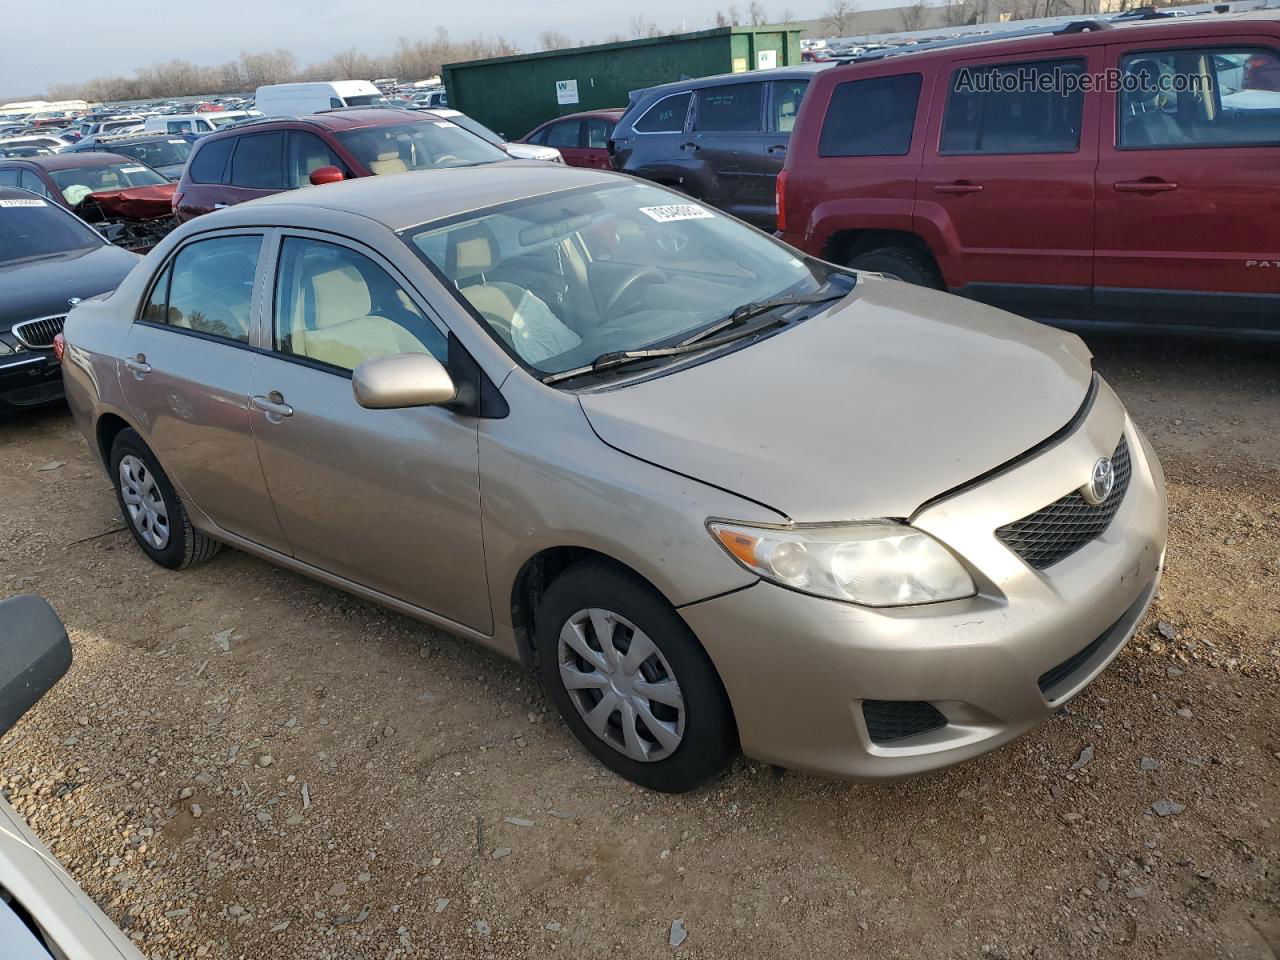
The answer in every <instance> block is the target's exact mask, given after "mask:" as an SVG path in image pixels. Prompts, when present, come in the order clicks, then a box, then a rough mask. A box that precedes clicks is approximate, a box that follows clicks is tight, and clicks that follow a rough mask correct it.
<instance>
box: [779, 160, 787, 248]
mask: <svg viewBox="0 0 1280 960" xmlns="http://www.w3.org/2000/svg"><path fill="white" fill-rule="evenodd" d="M777 199H778V232H779V233H786V232H787V171H785V170H782V171H780V172H779V173H778V186H777Z"/></svg>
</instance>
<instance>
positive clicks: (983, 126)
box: [938, 60, 1084, 154]
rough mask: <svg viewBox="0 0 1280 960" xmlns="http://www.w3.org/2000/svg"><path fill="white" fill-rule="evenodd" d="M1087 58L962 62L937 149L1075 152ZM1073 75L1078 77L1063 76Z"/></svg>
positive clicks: (956, 74) (1082, 110)
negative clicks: (988, 63) (987, 64)
mask: <svg viewBox="0 0 1280 960" xmlns="http://www.w3.org/2000/svg"><path fill="white" fill-rule="evenodd" d="M1083 72H1084V61H1083V60H1042V61H1040V62H1038V63H1008V64H1004V63H1002V64H1000V65H998V66H991V67H960V68H959V69H958V70H956V72H955V74H954V75H953V76H952V79H951V92H950V94H949V95H948V96H947V109H946V113H944V114H943V118H942V140H941V142H940V143H939V145H938V152H939V153H1001V154H1008V153H1074V152H1075V151H1076V150H1078V149H1079V148H1080V120H1081V116H1082V115H1083V112H1084V92H1083V89H1082V87H1083V85H1082V84H1081V83H1080V82H1079V75H1080V74H1082V73H1083ZM1069 76H1074V81H1069V80H1067V79H1064V78H1066V77H1069Z"/></svg>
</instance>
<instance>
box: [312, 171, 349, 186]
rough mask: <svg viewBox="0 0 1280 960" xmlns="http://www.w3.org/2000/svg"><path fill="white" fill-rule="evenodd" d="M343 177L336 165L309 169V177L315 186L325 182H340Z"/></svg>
mask: <svg viewBox="0 0 1280 960" xmlns="http://www.w3.org/2000/svg"><path fill="white" fill-rule="evenodd" d="M345 179H346V177H344V176H343V175H342V171H341V170H339V169H338V168H337V167H316V168H315V169H314V170H312V171H311V177H310V180H311V183H312V185H313V186H316V187H318V186H321V185H322V184H325V183H341V182H342V181H343V180H345Z"/></svg>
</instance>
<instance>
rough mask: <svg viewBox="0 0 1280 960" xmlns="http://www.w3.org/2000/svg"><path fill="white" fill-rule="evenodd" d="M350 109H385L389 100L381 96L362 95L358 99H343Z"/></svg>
mask: <svg viewBox="0 0 1280 960" xmlns="http://www.w3.org/2000/svg"><path fill="white" fill-rule="evenodd" d="M342 99H343V101H345V103H346V105H347V106H348V107H385V106H386V105H387V98H386V97H384V96H382V95H380V94H373V93H370V94H362V95H361V96H358V97H343V98H342Z"/></svg>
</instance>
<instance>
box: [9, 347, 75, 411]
mask: <svg viewBox="0 0 1280 960" xmlns="http://www.w3.org/2000/svg"><path fill="white" fill-rule="evenodd" d="M62 398H63V390H62V367H61V366H60V365H59V364H58V361H57V359H56V358H55V357H54V355H53V353H52V351H44V350H24V351H22V352H21V353H16V354H9V355H7V356H4V357H0V413H14V412H17V411H19V410H22V409H27V408H30V407H37V406H40V405H41V404H45V403H52V402H54V401H56V400H61V399H62Z"/></svg>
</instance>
